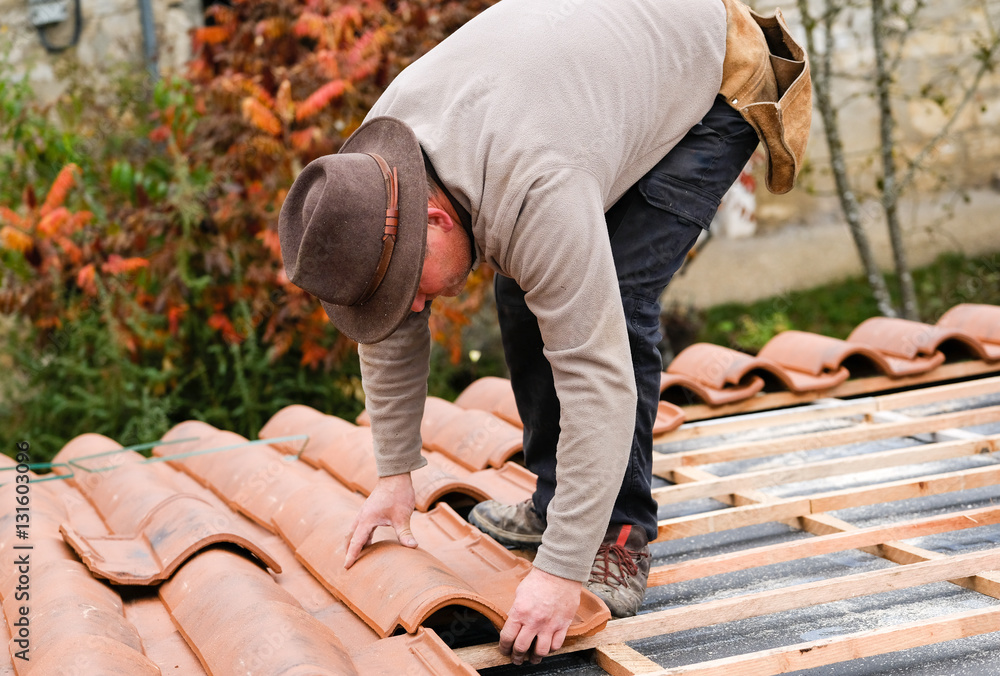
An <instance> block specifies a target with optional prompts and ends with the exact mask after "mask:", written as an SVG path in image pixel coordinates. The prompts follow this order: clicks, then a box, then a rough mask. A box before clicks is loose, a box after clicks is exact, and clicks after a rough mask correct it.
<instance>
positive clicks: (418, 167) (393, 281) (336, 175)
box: [278, 117, 427, 343]
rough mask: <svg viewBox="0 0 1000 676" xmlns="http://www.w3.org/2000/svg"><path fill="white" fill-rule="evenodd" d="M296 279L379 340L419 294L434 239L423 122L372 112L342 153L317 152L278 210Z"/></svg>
mask: <svg viewBox="0 0 1000 676" xmlns="http://www.w3.org/2000/svg"><path fill="white" fill-rule="evenodd" d="M278 234H279V236H280V239H281V256H282V258H283V259H284V263H285V272H286V274H287V275H288V279H290V280H291V281H292V283H294V284H295V285H296V286H298V287H300V288H302V289H303V290H305V291H308V292H309V293H311V294H312V295H314V296H316V297H317V298H319V299H320V301H321V302H322V304H323V308H324V309H325V310H326V314H327V315H329V317H330V320H331V321H332V322H333V323H334V325H335V326H336V327H337V329H339V330H340V332H341V333H343V334H344V335H345V336H347V337H348V338H350V339H352V340H355V341H357V342H359V343H377V342H379V341H380V340H383V339H385V338H387V337H388V336H389V335H390V334H392V332H393V331H395V330H396V328H397V327H398V326H399V325H400V324H401V323H402V322H403V320H404V319H405V318H406V315H407V314H408V313H409V312H410V306H411V305H412V304H413V299H414V298H415V297H416V295H417V287H418V286H419V285H420V273H421V271H422V269H423V262H424V249H425V247H426V244H427V177H426V173H425V171H424V160H423V154H422V152H421V150H420V144H419V143H418V142H417V137H416V136H414V134H413V130H412V129H410V127H409V126H407V125H406V123H404V122H402V121H401V120H397V119H396V118H393V117H376V118H372V119H371V120H368V121H367V122H365V123H364V124H363V125H361V127H359V128H358V130H357V131H356V132H354V134H352V135H351V137H350V138H349V139H347V141H346V142H345V143H344V145H343V147H342V148H341V149H340V152H338V153H337V154H335V155H326V156H324V157H320V158H318V159H316V160H314V161H312V162H310V163H309V164H308V165H307V166H306V168H305V169H303V170H302V173H300V174H299V176H298V178H296V179H295V182H294V183H293V184H292V187H291V189H290V190H289V191H288V196H287V197H286V198H285V203H284V204H282V206H281V215H280V217H279V219H278Z"/></svg>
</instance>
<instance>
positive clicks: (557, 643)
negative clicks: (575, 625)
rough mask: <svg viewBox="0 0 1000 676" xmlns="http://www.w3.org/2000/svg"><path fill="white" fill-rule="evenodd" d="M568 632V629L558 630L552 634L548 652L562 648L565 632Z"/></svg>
mask: <svg viewBox="0 0 1000 676" xmlns="http://www.w3.org/2000/svg"><path fill="white" fill-rule="evenodd" d="M567 631H569V627H566V628H564V629H560V630H559V631H557V632H556V633H554V634H552V647H551V648H550V650H559V649H560V648H562V647H563V642H564V641H565V640H566V632H567Z"/></svg>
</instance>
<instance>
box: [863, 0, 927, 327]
mask: <svg viewBox="0 0 1000 676" xmlns="http://www.w3.org/2000/svg"><path fill="white" fill-rule="evenodd" d="M872 37H873V43H874V47H875V90H876V92H877V93H878V109H879V123H880V124H879V132H880V135H881V151H882V190H881V192H882V209H883V211H885V220H886V225H887V227H888V228H889V241H890V242H891V244H892V258H893V262H894V264H895V266H896V276H897V277H898V279H899V291H900V298H901V299H902V302H903V312H902V314H903V316H904V317H906V318H907V319H917V318H918V308H917V294H916V291H915V289H914V287H913V275H912V274H911V273H910V266H909V263H908V262H907V259H906V248H905V245H904V243H903V232H902V228H901V226H900V224H899V208H898V207H899V192H898V191H897V189H896V185H897V183H896V159H895V158H896V152H895V151H896V146H895V140H894V138H893V130H894V128H895V120H894V119H893V116H892V101H891V99H890V96H889V85H890V83H891V81H892V76H891V74H890V73H889V66H888V63H887V58H886V51H885V0H872Z"/></svg>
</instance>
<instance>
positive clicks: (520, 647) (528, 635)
mask: <svg viewBox="0 0 1000 676" xmlns="http://www.w3.org/2000/svg"><path fill="white" fill-rule="evenodd" d="M534 640H535V632H534V631H533V630H531V629H529V628H528V627H526V626H523V625H522V626H521V631H519V632H518V633H517V638H516V639H514V647H513V649H512V650H511V652H510V661H511V662H513V663H514V664H521V663H523V662H524V658H525V656H526V655H527V654H528V652H529V651H530V650H531V646H532V644H533V643H534Z"/></svg>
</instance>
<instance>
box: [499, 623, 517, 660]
mask: <svg viewBox="0 0 1000 676" xmlns="http://www.w3.org/2000/svg"><path fill="white" fill-rule="evenodd" d="M519 631H521V623H520V622H518V621H517V620H512V619H510V618H507V621H506V622H505V623H504V625H503V629H502V630H501V631H500V652H502V653H503V654H504V655H508V656H509V655H510V651H511V648H512V647H513V646H514V639H515V638H517V633H518V632H519Z"/></svg>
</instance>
